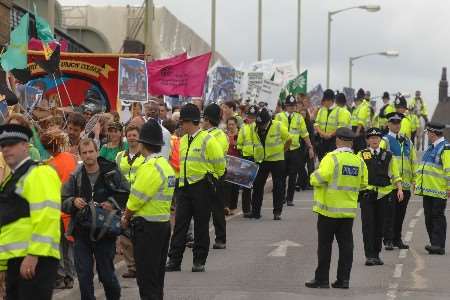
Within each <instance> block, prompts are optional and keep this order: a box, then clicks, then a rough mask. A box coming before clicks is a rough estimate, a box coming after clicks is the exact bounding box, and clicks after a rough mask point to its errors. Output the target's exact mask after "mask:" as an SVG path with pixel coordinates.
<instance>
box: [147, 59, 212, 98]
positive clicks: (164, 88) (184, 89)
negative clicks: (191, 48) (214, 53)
mask: <svg viewBox="0 0 450 300" xmlns="http://www.w3.org/2000/svg"><path fill="white" fill-rule="evenodd" d="M210 59H211V53H207V54H203V55H200V56H196V57H192V58H189V59H186V60H183V61H181V62H177V63H172V64H167V65H165V66H164V65H163V67H158V68H153V67H150V68H148V67H147V71H148V76H149V84H148V86H149V92H150V94H152V95H154V96H157V95H158V96H159V95H167V96H169V95H179V96H186V97H201V96H202V95H203V88H204V85H205V79H206V73H207V71H208V66H209V60H210Z"/></svg>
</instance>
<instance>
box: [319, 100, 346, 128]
mask: <svg viewBox="0 0 450 300" xmlns="http://www.w3.org/2000/svg"><path fill="white" fill-rule="evenodd" d="M350 118H351V116H350V112H349V111H348V110H347V109H346V108H345V107H338V106H335V107H334V108H330V109H328V108H326V107H325V106H322V107H321V108H320V109H319V111H318V112H317V117H316V121H315V122H314V126H315V127H319V128H320V130H322V131H323V132H325V133H330V132H334V131H336V129H338V128H340V127H350Z"/></svg>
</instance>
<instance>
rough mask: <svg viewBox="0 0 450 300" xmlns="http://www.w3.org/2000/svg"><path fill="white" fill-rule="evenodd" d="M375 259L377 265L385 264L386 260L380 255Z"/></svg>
mask: <svg viewBox="0 0 450 300" xmlns="http://www.w3.org/2000/svg"><path fill="white" fill-rule="evenodd" d="M374 261H375V265H377V266H382V265H384V262H383V261H382V260H381V258H379V257H377V258H374Z"/></svg>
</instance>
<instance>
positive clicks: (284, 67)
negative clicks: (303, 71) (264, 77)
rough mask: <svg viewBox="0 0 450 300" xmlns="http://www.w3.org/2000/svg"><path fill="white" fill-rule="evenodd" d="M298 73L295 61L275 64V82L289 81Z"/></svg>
mask: <svg viewBox="0 0 450 300" xmlns="http://www.w3.org/2000/svg"><path fill="white" fill-rule="evenodd" d="M297 74H298V72H297V67H296V66H295V63H294V62H289V63H285V64H277V65H274V78H273V81H275V82H281V83H284V82H288V81H289V80H292V79H294V78H295V76H296V75H297Z"/></svg>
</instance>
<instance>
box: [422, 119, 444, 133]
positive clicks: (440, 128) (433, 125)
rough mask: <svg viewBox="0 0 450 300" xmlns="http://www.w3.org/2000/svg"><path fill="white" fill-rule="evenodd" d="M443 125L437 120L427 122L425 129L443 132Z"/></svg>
mask: <svg viewBox="0 0 450 300" xmlns="http://www.w3.org/2000/svg"><path fill="white" fill-rule="evenodd" d="M444 128H445V125H444V124H442V123H439V122H429V123H428V124H427V128H426V130H427V131H431V132H435V133H440V134H442V133H444Z"/></svg>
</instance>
